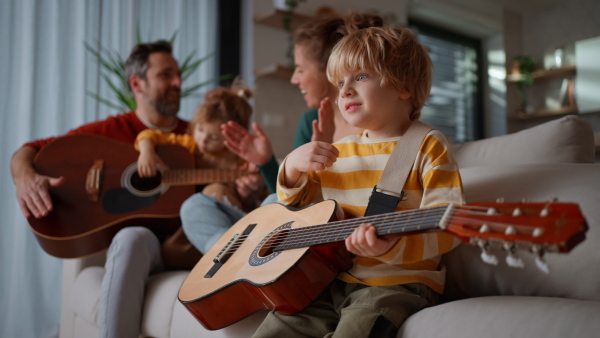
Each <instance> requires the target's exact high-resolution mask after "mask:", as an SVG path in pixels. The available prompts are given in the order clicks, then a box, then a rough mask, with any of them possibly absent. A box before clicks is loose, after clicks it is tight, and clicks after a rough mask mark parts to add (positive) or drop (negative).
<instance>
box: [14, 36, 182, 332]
mask: <svg viewBox="0 0 600 338" xmlns="http://www.w3.org/2000/svg"><path fill="white" fill-rule="evenodd" d="M125 75H126V77H127V79H128V81H129V82H128V84H129V89H130V90H131V91H132V92H133V95H134V98H135V101H136V104H137V109H136V110H135V111H131V112H127V113H123V114H119V115H116V116H111V117H108V118H107V119H105V120H102V121H96V122H92V123H89V124H85V125H83V126H80V127H78V128H75V129H72V130H70V131H69V132H68V133H67V134H74V133H92V134H98V135H103V136H107V137H110V138H114V139H117V140H120V141H123V142H128V143H131V144H133V143H134V141H135V138H136V136H137V135H138V133H139V132H141V131H142V130H144V129H147V128H153V129H159V130H162V131H164V132H172V133H177V134H184V133H185V132H186V129H187V125H188V123H187V122H186V121H183V120H181V119H179V118H178V117H177V112H178V111H179V101H180V94H181V71H180V69H179V65H178V63H177V61H176V60H175V58H174V57H173V55H172V47H171V45H170V44H169V43H168V42H167V41H156V42H153V43H147V44H139V45H136V46H135V47H134V48H133V50H132V52H131V54H130V56H129V58H128V59H127V62H126V63H125ZM55 138H56V137H51V138H47V139H41V140H36V141H32V142H28V143H26V144H24V145H23V146H22V147H21V148H20V149H18V150H17V151H16V152H15V154H14V155H13V157H12V160H11V165H10V168H11V174H12V177H13V180H14V182H15V185H16V188H17V189H16V190H17V200H18V202H19V206H20V208H21V211H22V212H23V214H24V215H25V217H36V218H41V217H44V216H46V215H47V214H48V213H49V212H50V211H51V210H52V201H51V198H50V195H49V193H48V190H49V188H51V187H56V186H59V185H61V184H63V182H64V180H65V178H64V177H48V176H44V175H40V174H38V173H37V172H36V171H35V169H34V167H33V159H34V157H35V155H36V153H37V152H38V151H39V150H40V149H41V148H42V147H44V146H45V145H46V144H48V143H49V142H51V141H52V140H54V139H55ZM160 246H161V244H160V243H159V240H158V238H157V237H156V236H155V235H154V234H153V233H152V232H151V231H150V230H148V229H147V228H144V227H126V228H123V229H122V230H120V231H119V232H118V233H117V234H116V235H115V237H114V238H113V240H112V242H111V245H110V247H109V249H108V251H107V258H106V264H105V268H106V273H105V275H104V278H103V281H102V287H101V294H100V305H99V314H98V320H99V326H100V337H111V338H115V337H138V335H139V331H140V322H141V318H142V306H143V300H144V288H145V283H146V280H147V279H148V276H149V275H150V274H151V273H155V272H158V271H160V270H161V269H163V261H162V258H161V251H160Z"/></svg>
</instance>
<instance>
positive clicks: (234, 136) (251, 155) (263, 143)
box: [221, 121, 273, 166]
mask: <svg viewBox="0 0 600 338" xmlns="http://www.w3.org/2000/svg"><path fill="white" fill-rule="evenodd" d="M252 129H253V130H254V132H255V133H256V135H253V134H251V133H250V132H249V131H248V130H247V129H246V128H244V127H242V126H240V125H239V124H237V123H235V122H233V121H228V122H227V123H223V124H222V125H221V133H222V134H223V136H225V139H226V140H225V146H226V147H227V148H229V150H231V151H232V152H233V153H235V154H236V155H238V156H239V157H241V158H243V159H244V160H246V161H248V162H250V163H253V164H255V165H257V166H260V165H263V164H265V163H267V162H268V161H269V160H270V159H271V157H273V147H272V146H271V141H269V138H268V137H267V135H266V134H265V133H264V132H263V130H262V129H261V128H260V127H259V126H258V124H256V122H254V123H252Z"/></svg>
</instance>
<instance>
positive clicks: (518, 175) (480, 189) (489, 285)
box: [442, 163, 600, 301]
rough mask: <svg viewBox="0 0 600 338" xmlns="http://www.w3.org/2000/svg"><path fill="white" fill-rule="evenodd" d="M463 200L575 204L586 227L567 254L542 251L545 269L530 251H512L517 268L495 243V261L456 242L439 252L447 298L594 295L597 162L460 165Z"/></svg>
mask: <svg viewBox="0 0 600 338" xmlns="http://www.w3.org/2000/svg"><path fill="white" fill-rule="evenodd" d="M460 172H461V176H462V179H463V186H464V191H465V198H466V201H467V203H468V204H471V203H475V202H490V201H491V202H493V201H495V200H496V199H497V198H504V200H505V201H521V200H522V199H529V200H530V201H532V202H546V201H550V200H551V199H552V198H553V197H556V198H557V199H558V201H559V202H573V203H577V204H579V206H580V208H581V212H582V214H583V216H584V217H585V219H586V220H587V224H588V226H589V229H588V231H587V233H586V239H585V240H584V241H583V242H582V243H580V244H579V245H577V246H575V248H574V249H573V250H572V251H571V252H569V253H567V254H559V253H547V254H546V255H545V259H546V261H547V262H548V265H549V268H550V273H549V274H546V273H544V272H542V271H540V270H539V269H538V268H537V267H536V264H535V256H534V255H533V254H531V253H529V252H518V253H517V255H518V256H519V257H521V258H522V260H523V262H524V263H525V267H524V268H523V269H519V268H512V267H509V266H508V264H507V263H506V261H505V257H506V252H504V250H502V249H499V248H495V249H493V250H492V253H493V254H495V255H496V256H497V258H498V265H496V266H494V265H489V264H486V263H484V262H483V261H482V260H481V258H480V254H481V250H480V249H479V248H477V247H475V246H471V245H468V244H461V245H460V246H459V247H458V248H455V249H454V250H452V251H450V252H449V253H447V254H445V255H444V256H443V257H442V264H443V265H445V266H446V268H447V273H446V289H445V291H444V297H445V298H447V299H461V298H466V297H482V296H495V295H516V296H544V297H564V298H571V299H583V300H596V301H600V249H599V248H598V247H599V245H600V207H599V206H600V164H588V163H586V164H583V163H555V164H518V165H511V164H508V165H501V166H500V165H499V166H486V167H472V168H462V169H461V170H460Z"/></svg>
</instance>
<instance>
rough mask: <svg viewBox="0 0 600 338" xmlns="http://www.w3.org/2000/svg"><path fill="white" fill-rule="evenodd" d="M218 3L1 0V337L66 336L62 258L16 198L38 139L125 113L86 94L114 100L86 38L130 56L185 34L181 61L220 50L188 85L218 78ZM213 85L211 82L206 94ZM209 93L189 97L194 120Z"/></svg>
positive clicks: (186, 104) (178, 51) (178, 49)
mask: <svg viewBox="0 0 600 338" xmlns="http://www.w3.org/2000/svg"><path fill="white" fill-rule="evenodd" d="M216 20H217V0H202V1H197V0H187V1H186V0H179V1H176V0H85V1H82V0H56V1H39V0H2V1H0V46H1V47H0V74H1V75H0V76H1V77H2V79H1V80H0V119H1V120H0V121H1V123H0V128H1V131H2V133H1V134H0V138H1V140H0V154H1V156H0V186H1V187H2V189H1V190H0V201H1V203H0V215H1V217H0V337H3V338H9V337H10V338H12V337H41V338H45V337H53V336H56V335H57V334H58V329H59V328H58V323H59V319H60V306H61V304H60V303H61V301H60V299H61V294H60V293H61V288H60V285H61V274H62V261H61V260H60V259H57V258H54V257H52V256H49V255H48V254H46V253H45V252H44V251H43V250H42V249H41V248H40V246H39V245H38V243H37V241H36V239H35V237H34V236H33V233H32V231H31V230H30V228H29V226H28V224H27V221H26V219H25V218H24V217H23V215H22V214H21V212H20V209H19V206H18V204H17V202H16V198H15V187H14V184H13V182H12V180H11V177H10V171H9V163H10V158H11V156H12V154H13V153H14V152H15V150H17V149H18V148H19V147H20V146H21V145H22V144H23V143H25V142H26V141H29V140H33V139H37V138H44V137H48V136H51V135H58V134H62V133H64V132H66V131H68V130H69V129H71V128H73V127H76V126H78V125H81V124H83V123H87V122H91V121H94V120H97V119H103V118H105V117H107V116H109V115H113V114H116V113H118V112H117V111H115V110H114V109H111V108H108V107H106V106H104V105H102V104H98V103H97V102H96V101H95V99H94V98H92V97H90V96H89V95H88V94H87V93H88V92H93V93H99V94H100V95H101V96H103V97H107V98H112V97H111V94H110V90H109V89H108V87H107V86H106V84H105V83H104V81H103V80H99V74H100V70H99V67H98V64H97V63H96V60H95V58H94V57H93V56H92V55H91V54H90V53H89V52H87V51H86V50H85V48H84V44H83V43H84V41H85V42H88V43H90V44H91V45H96V44H97V43H98V42H99V43H100V44H101V45H102V46H104V47H107V48H109V49H110V50H113V51H115V52H118V53H119V54H120V55H122V56H123V58H126V57H127V55H128V54H129V52H130V50H131V48H132V47H133V45H134V44H135V43H136V30H137V27H138V26H139V28H140V33H141V37H142V40H144V41H154V40H157V39H169V38H170V37H171V36H172V35H173V33H174V32H175V31H177V32H178V34H177V38H176V40H175V44H174V54H175V57H176V58H177V59H178V60H179V61H180V62H183V59H184V58H185V57H186V56H188V55H189V54H191V53H192V52H193V51H196V54H195V55H196V57H203V56H205V55H208V54H211V53H215V54H214V56H213V57H211V58H210V59H209V60H207V61H206V62H205V63H204V64H203V65H202V66H201V67H200V69H199V70H198V71H197V72H196V73H195V74H194V75H193V76H192V77H191V78H190V79H188V80H187V81H186V82H185V83H184V87H185V86H186V84H187V85H191V84H195V83H200V82H203V81H206V80H208V79H214V78H215V77H216V76H217V73H216V69H217V67H216V65H217V64H218V56H217V55H216V52H217V32H216V27H217V22H216ZM207 89H209V88H208V87H205V90H207ZM201 96H203V95H202V94H200V95H198V96H196V97H191V98H187V99H184V100H183V101H182V106H181V111H180V116H181V117H183V118H185V119H189V118H190V117H191V116H192V115H193V114H194V112H195V110H196V108H197V106H198V104H199V103H200V98H201Z"/></svg>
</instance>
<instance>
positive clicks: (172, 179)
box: [162, 169, 250, 186]
mask: <svg viewBox="0 0 600 338" xmlns="http://www.w3.org/2000/svg"><path fill="white" fill-rule="evenodd" d="M248 174H250V172H249V171H248V170H242V169H176V170H166V171H165V172H163V174H162V175H163V176H162V184H164V185H168V186H181V185H196V184H208V183H215V182H222V183H227V182H234V181H235V180H236V179H237V178H239V177H242V176H246V175H248Z"/></svg>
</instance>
